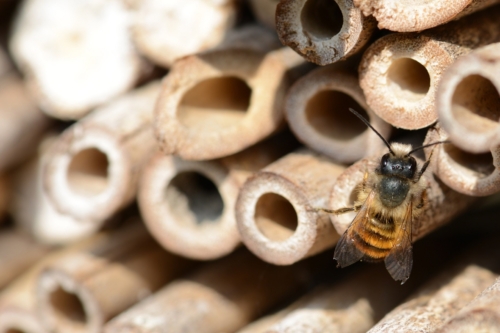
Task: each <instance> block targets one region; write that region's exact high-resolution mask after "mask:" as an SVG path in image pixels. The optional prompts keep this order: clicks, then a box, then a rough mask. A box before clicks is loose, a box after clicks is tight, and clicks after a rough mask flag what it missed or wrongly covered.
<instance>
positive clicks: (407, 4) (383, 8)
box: [354, 0, 498, 32]
mask: <svg viewBox="0 0 500 333" xmlns="http://www.w3.org/2000/svg"><path fill="white" fill-rule="evenodd" d="M497 3H498V0H457V1H440V0H430V1H421V0H417V1H390V0H354V4H355V5H356V6H357V7H359V8H360V9H361V10H362V11H363V14H364V15H366V16H369V15H373V16H374V17H375V18H376V19H377V22H378V27H379V28H380V29H389V30H393V31H400V32H410V31H421V30H425V29H430V28H434V27H436V26H438V25H441V24H444V23H447V22H449V21H451V20H455V19H459V18H461V17H463V16H465V15H469V14H471V13H474V12H476V11H479V10H481V9H484V8H487V7H489V6H492V5H494V4H497Z"/></svg>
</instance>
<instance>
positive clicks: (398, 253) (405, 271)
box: [384, 201, 413, 284]
mask: <svg viewBox="0 0 500 333" xmlns="http://www.w3.org/2000/svg"><path fill="white" fill-rule="evenodd" d="M412 211H413V204H412V201H410V203H409V204H408V206H407V207H406V214H405V217H404V220H403V221H402V222H401V225H400V227H399V228H397V230H396V235H395V240H396V242H395V244H394V246H393V247H392V249H391V251H390V252H389V254H388V255H387V257H386V258H385V260H384V261H385V267H386V268H387V271H389V274H391V276H392V278H393V279H394V280H396V281H401V284H403V283H405V282H406V280H408V278H409V277H410V273H411V268H412V266H413V255H412V245H411V233H412V230H411V228H412Z"/></svg>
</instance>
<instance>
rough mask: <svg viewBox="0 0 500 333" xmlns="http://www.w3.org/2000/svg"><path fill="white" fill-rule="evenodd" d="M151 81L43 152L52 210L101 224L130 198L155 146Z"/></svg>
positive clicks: (156, 89) (154, 84)
mask: <svg viewBox="0 0 500 333" xmlns="http://www.w3.org/2000/svg"><path fill="white" fill-rule="evenodd" d="M159 89H160V85H159V82H157V81H155V82H152V83H149V84H148V85H146V86H144V87H141V88H139V89H137V90H134V91H132V92H130V93H128V94H126V95H124V96H121V97H119V98H117V99H116V100H114V101H112V102H111V103H109V104H108V105H105V106H103V107H101V108H98V109H96V110H94V111H93V112H92V113H91V114H89V115H88V116H86V117H85V118H84V119H81V120H80V121H79V122H77V123H76V124H74V125H73V126H71V127H70V128H68V129H67V130H66V131H65V132H64V133H62V134H61V136H60V137H59V138H58V139H57V141H56V142H55V143H54V145H53V146H52V147H51V148H50V150H49V151H48V152H47V157H46V160H45V163H44V189H45V191H46V193H47V196H48V197H49V198H50V199H51V201H52V203H53V204H54V207H56V209H58V210H59V211H60V212H61V213H64V214H67V215H69V216H72V217H73V218H75V219H78V220H85V221H91V222H92V223H94V224H95V225H97V226H98V225H101V224H102V223H103V222H104V221H105V220H106V219H107V218H109V217H111V216H112V215H113V214H114V213H116V212H117V211H118V210H119V209H121V208H123V207H124V206H126V205H127V204H129V203H130V202H131V201H132V200H133V199H134V197H135V194H136V190H137V183H138V178H139V173H140V171H141V168H142V166H143V164H144V163H145V162H146V161H147V160H148V158H149V157H150V156H151V154H153V152H154V151H155V149H156V143H155V140H154V137H153V132H152V127H151V122H152V119H153V109H154V104H155V102H156V98H157V96H158V93H159Z"/></svg>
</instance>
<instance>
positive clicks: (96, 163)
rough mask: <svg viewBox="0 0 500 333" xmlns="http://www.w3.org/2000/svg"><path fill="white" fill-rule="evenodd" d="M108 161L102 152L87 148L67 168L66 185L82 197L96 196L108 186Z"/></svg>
mask: <svg viewBox="0 0 500 333" xmlns="http://www.w3.org/2000/svg"><path fill="white" fill-rule="evenodd" d="M108 167H109V161H108V158H107V156H106V154H104V153H103V152H101V151H100V150H99V149H96V148H88V149H84V150H82V151H80V152H79V153H78V154H76V155H75V156H74V157H73V159H72V160H71V163H70V165H69V168H68V174H67V178H68V184H69V186H70V188H71V190H73V191H74V192H75V193H78V194H80V195H83V196H94V195H98V194H100V193H102V192H104V190H105V189H106V187H107V186H108Z"/></svg>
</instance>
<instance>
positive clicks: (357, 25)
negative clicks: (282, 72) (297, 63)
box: [276, 0, 375, 66]
mask: <svg viewBox="0 0 500 333" xmlns="http://www.w3.org/2000/svg"><path fill="white" fill-rule="evenodd" d="M374 28H375V20H374V19H373V18H372V17H365V16H364V15H363V14H362V13H361V11H360V10H359V8H357V7H355V6H354V4H353V1H352V0H335V1H323V0H281V1H280V3H279V4H278V6H277V8H276V30H277V32H278V36H279V37H280V40H281V42H282V43H283V44H284V45H287V46H290V47H291V48H292V49H293V50H295V52H297V53H298V54H300V55H301V56H303V57H304V58H305V59H307V61H310V62H314V63H315V64H318V65H321V66H324V65H328V64H331V63H333V62H336V61H339V60H342V59H345V58H347V57H348V56H350V55H352V54H354V53H355V52H357V51H359V50H360V49H361V48H362V47H363V46H364V45H365V44H366V43H367V42H368V40H369V38H370V37H371V35H372V32H373V30H374Z"/></svg>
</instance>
